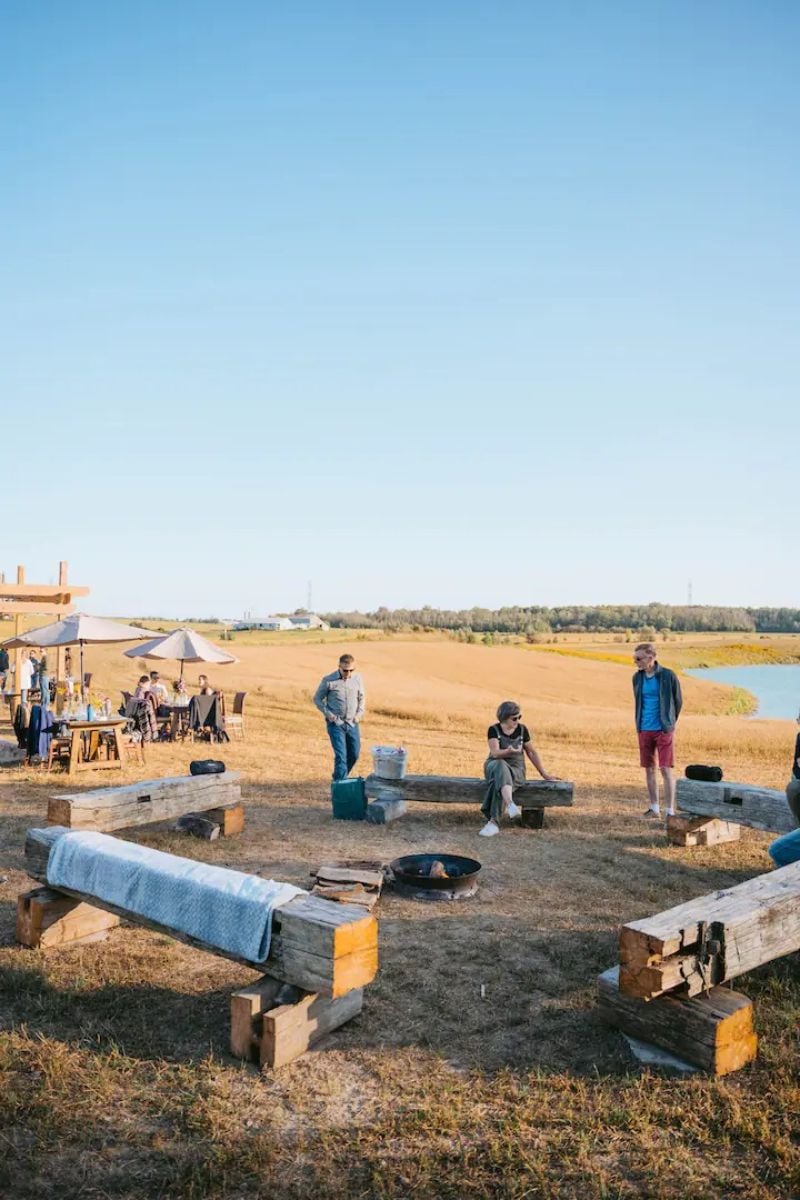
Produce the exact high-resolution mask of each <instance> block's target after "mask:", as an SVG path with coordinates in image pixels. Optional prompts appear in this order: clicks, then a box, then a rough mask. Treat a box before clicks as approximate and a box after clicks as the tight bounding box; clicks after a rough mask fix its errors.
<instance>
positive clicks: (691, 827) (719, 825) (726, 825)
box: [667, 816, 742, 846]
mask: <svg viewBox="0 0 800 1200" xmlns="http://www.w3.org/2000/svg"><path fill="white" fill-rule="evenodd" d="M741 834H742V827H741V825H734V823H733V822H732V821H720V820H718V819H717V818H716V817H682V816H668V817H667V841H668V842H670V843H671V845H673V846H719V845H721V844H722V843H723V842H738V841H739V839H740V837H741Z"/></svg>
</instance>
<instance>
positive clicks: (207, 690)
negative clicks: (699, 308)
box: [197, 675, 216, 696]
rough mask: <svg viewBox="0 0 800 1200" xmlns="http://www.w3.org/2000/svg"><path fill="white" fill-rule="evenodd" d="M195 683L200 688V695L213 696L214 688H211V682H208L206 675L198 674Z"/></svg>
mask: <svg viewBox="0 0 800 1200" xmlns="http://www.w3.org/2000/svg"><path fill="white" fill-rule="evenodd" d="M197 683H198V686H199V688H200V695H201V696H213V695H214V692H215V691H216V688H212V686H211V684H210V683H209V682H208V676H207V675H198V676H197Z"/></svg>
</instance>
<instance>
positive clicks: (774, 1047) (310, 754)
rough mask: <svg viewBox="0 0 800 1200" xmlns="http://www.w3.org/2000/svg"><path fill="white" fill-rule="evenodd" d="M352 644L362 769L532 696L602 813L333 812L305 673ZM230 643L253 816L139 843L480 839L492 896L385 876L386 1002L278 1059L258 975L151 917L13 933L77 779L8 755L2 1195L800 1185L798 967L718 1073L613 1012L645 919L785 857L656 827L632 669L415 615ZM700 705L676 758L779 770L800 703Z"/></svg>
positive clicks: (444, 752) (195, 846)
mask: <svg viewBox="0 0 800 1200" xmlns="http://www.w3.org/2000/svg"><path fill="white" fill-rule="evenodd" d="M345 647H347V648H350V649H352V650H353V652H354V653H355V654H356V655H357V658H358V665H359V667H360V669H361V670H362V672H363V674H364V677H365V681H366V684H367V690H368V697H367V698H368V716H367V720H366V721H365V724H364V727H363V735H364V744H365V755H366V758H365V759H364V760H362V766H363V768H364V773H367V769H368V766H369V756H368V748H369V746H370V745H371V744H374V743H376V742H393V743H399V742H402V743H404V744H405V745H406V746H407V747H408V749H409V753H410V763H411V770H412V771H413V772H414V773H426V772H432V773H434V772H435V773H441V774H464V775H466V774H473V775H475V774H479V773H480V771H481V767H482V762H483V758H484V748H485V740H484V739H485V730H486V726H487V725H488V724H489V723H490V721H491V720H492V719H493V714H494V709H495V707H496V705H497V703H498V702H499V701H500V700H503V699H507V698H513V699H516V700H518V701H519V702H520V703H521V706H522V711H523V714H524V719H525V721H526V723H528V724H529V725H530V726H531V728H532V729H533V731H534V733H535V736H536V739H537V742H538V745H539V749H540V751H541V753H542V757H543V759H544V762H545V765H546V766H547V768H548V769H549V770H550V771H552V772H554V773H556V774H558V775H561V776H564V777H568V778H571V779H573V780H574V781H575V785H576V804H575V807H574V808H573V809H571V810H570V809H566V810H558V809H556V810H553V811H552V812H548V815H547V827H546V828H545V829H544V830H542V831H540V832H539V831H530V830H521V829H504V831H503V833H502V835H501V836H500V837H498V838H495V839H493V840H489V841H484V840H482V839H481V840H479V839H478V838H477V837H476V834H477V830H478V828H479V827H480V824H481V821H480V817H479V814H478V813H477V812H476V811H475V810H474V809H472V808H470V807H468V806H460V805H455V806H453V805H440V806H436V805H418V806H415V807H414V809H413V811H411V812H410V813H409V814H408V815H407V816H405V817H404V818H403V819H402V820H401V821H399V822H397V823H396V824H393V825H391V826H389V827H385V828H381V827H373V826H367V825H364V824H361V823H350V822H334V821H332V820H331V813H330V802H329V794H328V779H329V774H330V760H331V754H330V749H329V745H328V741H327V737H326V735H325V731H324V727H323V722H322V720H321V719H320V718H319V717H318V714H316V713H315V711H314V710H313V708H312V707H311V705H310V693H311V692H312V690H313V688H314V686H315V684H316V683H317V681H318V679H319V678H320V676H321V675H322V674H323V673H325V672H326V671H328V670H331V669H333V667H334V666H335V661H336V658H337V657H338V654H339V653H340V652H341V651H342V649H344V648H345ZM233 649H234V652H235V653H236V654H237V655H239V656H240V658H241V662H240V663H239V664H238V665H236V666H233V667H230V668H223V669H212V670H211V671H210V674H211V677H212V681H213V682H215V683H216V684H218V685H221V686H224V687H225V690H226V691H227V692H228V694H230V693H231V692H233V691H234V690H238V689H239V688H241V689H243V690H247V692H248V699H247V710H246V715H247V722H248V736H247V740H246V741H245V742H243V743H241V742H234V743H232V744H230V745H226V746H223V747H219V748H218V747H214V748H213V749H212V753H214V754H215V755H216V754H217V753H218V752H219V756H221V757H223V758H224V759H225V761H226V763H227V764H228V766H229V767H231V768H235V769H238V770H241V771H242V772H243V773H244V779H245V785H244V789H243V790H244V799H245V805H246V812H247V824H246V826H245V831H244V833H243V834H242V835H241V836H240V837H238V838H235V839H228V840H220V841H217V842H212V843H208V842H198V841H194V840H185V839H181V838H179V837H178V836H177V835H174V834H171V833H169V832H163V831H155V832H148V833H141V834H138V835H137V837H138V838H140V839H141V840H144V841H146V842H147V844H149V845H153V846H158V847H160V848H162V849H167V850H171V851H174V852H176V853H179V854H184V855H188V856H192V857H197V858H203V859H207V860H209V861H212V862H215V863H219V864H223V865H228V866H231V867H235V868H239V869H244V870H252V871H256V870H258V871H263V872H265V873H267V874H271V875H273V876H274V877H276V878H280V879H285V880H288V881H290V882H293V883H296V884H300V885H303V884H305V883H306V882H307V879H308V873H309V870H310V869H311V868H312V867H314V866H315V865H317V864H319V863H320V862H322V861H323V860H325V859H326V858H329V857H330V856H332V855H336V856H343V857H380V858H383V859H385V860H387V861H388V860H389V859H391V858H394V857H396V856H397V855H399V854H402V853H410V852H412V851H433V850H436V851H450V852H454V853H461V854H470V855H477V857H479V858H480V859H481V861H482V862H483V864H484V870H483V881H482V885H481V889H480V891H479V892H478V895H477V896H476V897H475V898H474V899H472V900H470V901H466V902H462V903H454V904H452V905H437V904H434V905H425V904H418V903H414V902H413V901H409V900H401V899H399V898H396V897H394V896H392V895H391V894H390V893H387V894H385V895H384V897H383V898H382V899H381V902H380V905H379V906H378V909H377V910H376V911H377V913H378V915H379V917H380V953H381V969H380V973H379V975H378V978H377V980H376V981H375V983H374V984H373V985H372V986H371V987H370V988H369V989H368V990H367V994H366V1002H365V1007H364V1012H363V1014H362V1015H361V1017H359V1018H357V1019H356V1020H355V1021H353V1022H351V1023H350V1024H349V1025H347V1026H345V1027H344V1028H343V1029H341V1030H339V1031H338V1032H336V1033H335V1034H334V1035H332V1036H331V1037H330V1038H328V1039H327V1041H325V1042H323V1043H322V1044H321V1045H320V1048H319V1049H316V1050H315V1051H314V1052H312V1053H311V1054H309V1055H307V1056H305V1057H304V1058H302V1059H300V1060H299V1061H297V1062H296V1063H294V1064H292V1065H290V1066H288V1067H285V1068H282V1069H281V1070H279V1071H278V1072H276V1073H275V1074H273V1075H266V1074H265V1075H259V1074H258V1073H257V1071H256V1070H255V1068H253V1067H250V1066H245V1065H242V1064H240V1063H239V1062H238V1061H236V1060H234V1059H232V1058H231V1057H230V1056H229V1054H228V1049H227V1038H228V1005H229V995H230V992H231V991H233V990H235V989H237V988H239V987H242V986H244V985H245V984H246V983H248V982H250V981H251V979H252V978H254V976H253V973H252V972H250V971H248V970H247V969H245V968H243V967H238V966H236V965H235V964H232V963H227V962H225V961H223V960H221V959H217V958H214V957H212V956H210V955H206V954H203V953H201V952H199V951H195V950H192V949H190V948H188V947H185V946H182V945H179V944H178V943H176V942H173V941H171V940H169V939H167V938H165V937H161V936H158V935H156V934H153V933H148V932H146V931H144V930H141V929H136V928H122V929H117V930H114V931H113V932H112V933H111V936H110V937H109V939H108V941H106V942H105V943H100V944H96V945H87V946H85V947H75V948H73V949H68V950H64V951H61V952H59V953H56V954H51V955H49V956H47V957H45V956H44V955H42V954H40V953H38V952H34V951H26V950H22V949H20V948H18V947H16V946H15V945H14V913H15V904H16V897H17V895H18V894H19V892H21V891H23V890H25V889H26V888H27V887H28V886H30V883H29V880H28V878H27V876H26V875H25V872H24V869H23V854H22V845H23V839H24V834H25V830H26V829H27V828H28V827H30V826H32V825H37V824H42V823H43V820H44V814H45V809H46V798H47V796H48V794H49V793H51V792H52V791H59V790H65V788H64V787H63V781H62V780H61V779H59V778H57V777H56V776H55V775H53V776H50V777H48V776H46V775H44V774H42V773H39V772H37V771H34V770H31V769H11V770H6V771H4V773H3V775H2V777H0V793H1V794H0V804H1V806H2V808H1V811H2V825H0V839H1V843H0V845H1V848H0V874H1V875H2V876H3V877H4V878H3V882H2V885H1V886H0V920H1V921H2V934H1V935H0V1029H1V1030H2V1032H0V1070H2V1086H1V1087H0V1163H1V1165H0V1195H2V1196H8V1197H12V1196H13V1197H14V1198H15V1200H34V1198H36V1200H39V1198H40V1197H43V1196H50V1195H53V1196H59V1197H62V1198H65V1200H66V1198H68V1197H92V1198H100V1197H126V1198H127V1197H130V1198H135V1197H187V1198H191V1200H195V1198H197V1200H199V1198H201V1197H202V1198H206V1197H208V1198H211V1197H226V1198H234V1197H237V1198H238V1197H242V1198H244V1197H258V1196H264V1197H276V1198H282V1197H293V1198H302V1197H312V1196H313V1197H317V1198H319V1200H327V1198H329V1197H330V1198H337V1197H365V1198H367V1197H386V1198H388V1197H420V1198H427V1197H437V1198H440V1200H444V1198H446V1200H450V1198H452V1200H455V1198H457V1197H458V1198H460V1197H473V1196H474V1197H514V1198H519V1200H521V1198H522V1197H559V1198H572V1197H580V1198H584V1197H586V1198H587V1200H588V1198H594V1197H597V1198H600V1197H603V1198H611V1197H626V1198H627V1197H642V1196H644V1197H663V1198H667V1197H682V1198H687V1197H692V1198H695V1197H697V1198H699V1197H709V1198H716V1197H733V1196H737V1197H738V1196H741V1197H745V1198H747V1200H768V1198H769V1200H774V1198H776V1197H787V1198H788V1197H792V1196H797V1195H798V1194H800V1140H799V1139H798V1130H799V1128H800V1086H799V1085H798V1072H797V1066H798V1043H797V1037H798V1018H799V1017H800V964H798V961H797V956H793V957H791V958H788V959H785V960H783V961H780V962H778V963H774V964H771V965H768V966H766V967H764V968H762V969H760V970H759V971H757V972H755V973H754V974H752V975H751V976H749V977H747V978H746V979H743V980H741V981H740V982H739V985H738V986H740V988H741V990H743V991H745V992H746V993H747V994H748V995H749V996H751V997H752V998H753V1000H754V1001H755V1003H756V1019H757V1026H758V1030H759V1033H760V1035H761V1043H760V1052H759V1058H758V1061H757V1063H756V1064H755V1065H754V1066H752V1067H750V1068H747V1069H746V1070H744V1071H742V1072H740V1073H738V1074H735V1075H732V1076H729V1077H727V1078H725V1079H723V1080H720V1081H715V1080H711V1079H708V1078H706V1077H703V1076H700V1075H696V1076H693V1077H691V1078H689V1079H673V1078H668V1077H666V1076H662V1075H659V1074H658V1073H654V1072H648V1071H643V1070H641V1069H640V1068H639V1067H638V1066H635V1065H634V1064H633V1063H632V1061H631V1059H630V1057H629V1055H628V1052H627V1049H626V1047H625V1044H624V1043H623V1042H622V1040H621V1039H620V1037H619V1036H618V1035H617V1034H615V1033H613V1032H610V1031H609V1030H607V1029H606V1028H605V1027H604V1026H603V1025H602V1024H601V1023H600V1022H599V1021H598V1019H597V1015H596V1012H595V1006H594V981H595V977H596V975H597V974H598V973H599V972H600V971H602V970H603V969H605V968H606V967H607V966H609V965H611V964H612V963H613V962H614V961H615V943H616V932H617V927H618V926H619V924H620V922H622V921H625V920H628V919H633V918H636V917H641V916H645V915H648V914H651V913H654V912H657V911H659V910H661V909H663V908H666V907H669V906H671V905H672V904H676V903H679V902H681V901H683V900H688V899H691V898H692V897H694V896H698V895H701V894H702V893H704V892H706V891H709V890H710V889H713V888H717V887H720V886H723V885H727V884H732V883H737V882H739V881H741V880H744V879H747V878H750V877H751V876H753V875H755V874H757V873H759V872H761V871H764V870H767V869H768V867H769V860H768V857H767V854H766V849H765V847H766V844H767V842H768V837H767V836H766V835H759V834H756V833H752V832H749V831H745V833H744V834H743V837H742V840H741V842H739V843H734V844H731V845H723V846H720V847H715V848H713V849H700V848H697V849H678V848H674V847H668V846H667V845H666V842H665V838H664V835H663V830H662V829H660V828H654V827H653V825H652V824H649V823H647V821H646V820H645V819H644V818H643V817H642V812H643V810H644V808H645V795H644V791H643V787H642V779H641V774H642V773H641V771H640V769H639V767H638V765H637V758H636V749H635V735H634V733H633V730H632V718H631V698H630V673H631V672H630V668H629V667H628V666H626V665H623V664H621V663H617V662H614V661H602V660H597V659H592V658H584V657H577V656H574V655H562V654H554V653H552V651H551V650H550V649H549V648H547V647H541V648H540V647H528V646H524V645H519V646H493V647H487V646H483V645H463V644H458V643H456V642H453V641H448V640H445V639H441V638H437V637H425V636H420V637H416V638H415V637H413V636H411V635H409V636H408V637H404V636H402V635H397V636H395V637H383V636H370V637H368V638H365V637H360V636H359V635H351V637H349V638H345V636H344V635H342V634H337V635H335V636H331V637H329V638H327V639H324V638H316V639H313V638H295V637H294V635H287V637H286V638H285V639H284V640H281V639H279V638H278V639H273V640H271V641H270V640H266V639H261V640H259V639H258V638H253V639H251V644H248V640H247V639H239V640H238V641H237V643H236V644H235V645H234V647H233ZM592 649H594V650H597V651H598V652H602V650H603V648H602V647H596V646H593V647H592ZM606 649H607V650H608V652H609V654H611V653H612V652H613V653H616V654H621V655H625V654H627V653H628V652H629V650H630V647H624V646H622V647H620V646H616V645H613V646H612V645H609V646H608V647H606ZM686 653H688V651H687V647H686V645H684V646H683V647H682V654H686ZM662 659H663V661H664V662H666V663H669V661H670V648H669V646H666V647H665V648H664V650H663V653H662ZM683 661H684V662H685V661H686V660H685V658H684V659H683ZM87 667H89V668H90V669H92V670H93V671H94V674H95V679H96V680H97V681H99V682H101V683H102V684H103V685H104V688H105V691H106V692H107V693H108V694H110V695H111V696H112V697H114V698H115V699H116V698H117V695H118V690H119V688H120V687H122V686H127V685H128V684H129V683H130V681H131V680H132V679H135V677H136V675H137V674H138V664H136V663H133V664H132V663H130V662H129V661H128V660H126V659H124V658H122V656H121V654H120V651H119V649H114V648H113V647H112V648H102V647H101V648H97V649H92V650H90V651H89V657H88V660H87ZM169 674H170V669H169V666H168V665H167V666H166V667H165V668H164V670H163V675H164V676H165V677H166V676H169ZM188 676H189V678H190V679H191V680H193V679H195V678H196V669H195V668H189V669H188ZM685 699H686V708H685V714H684V716H683V717H682V719H681V723H680V728H679V743H678V747H679V749H678V753H679V765H680V766H683V765H685V764H686V763H688V762H692V761H699V762H702V761H706V762H720V763H721V764H722V765H723V766H724V768H725V772H726V775H727V776H728V777H730V778H733V779H742V780H748V781H750V782H753V783H761V784H765V785H770V786H783V784H784V782H785V776H786V775H787V773H788V763H789V759H790V755H791V747H792V744H793V736H794V730H793V726H792V725H791V723H789V722H774V721H749V720H745V719H743V718H742V717H738V716H731V715H727V714H728V712H729V710H730V705H731V695H730V692H729V691H728V690H727V689H724V688H720V687H716V686H713V685H710V684H705V683H700V682H698V681H696V680H694V679H690V678H687V679H686V680H685ZM203 754H204V752H203V750H202V749H201V750H200V751H199V755H200V756H203ZM197 756H198V749H197V747H195V748H194V749H193V748H192V747H190V746H189V745H177V746H170V745H158V746H155V747H153V748H152V749H151V750H150V751H149V754H148V765H147V770H146V772H142V771H138V777H152V776H156V775H168V774H175V773H180V772H183V771H185V770H186V769H187V764H188V762H189V761H190V759H191V758H193V757H197ZM136 777H137V775H135V774H134V773H133V769H132V768H129V769H128V778H129V779H130V780H132V779H133V778H136ZM106 782H111V781H110V780H109V779H108V777H106Z"/></svg>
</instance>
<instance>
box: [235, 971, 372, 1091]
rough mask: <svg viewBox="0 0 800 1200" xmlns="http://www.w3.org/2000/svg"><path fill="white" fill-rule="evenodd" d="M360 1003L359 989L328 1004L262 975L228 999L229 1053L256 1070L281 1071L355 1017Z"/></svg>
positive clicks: (323, 998)
mask: <svg viewBox="0 0 800 1200" xmlns="http://www.w3.org/2000/svg"><path fill="white" fill-rule="evenodd" d="M363 1002H364V991H363V988H354V989H353V991H352V992H348V993H347V995H346V996H340V997H339V998H338V999H335V1000H334V999H329V998H328V997H327V996H320V995H319V994H316V993H313V992H305V993H304V992H301V991H298V990H297V989H287V987H286V984H281V982H280V980H278V979H273V978H272V977H271V976H269V975H265V976H264V978H263V979H259V980H258V981H257V982H256V983H254V984H251V985H250V987H247V988H244V989H243V990H242V991H240V992H234V994H233V995H232V996H231V1054H234V1055H235V1056H236V1057H237V1058H244V1059H247V1060H248V1061H250V1062H257V1063H258V1064H259V1065H260V1066H261V1068H262V1070H263V1069H264V1068H269V1069H273V1068H275V1067H282V1066H284V1065H285V1064H286V1063H289V1062H291V1061H292V1060H293V1059H295V1058H297V1057H298V1056H299V1055H300V1054H304V1053H305V1052H306V1050H308V1049H309V1048H310V1047H311V1046H312V1045H313V1044H314V1042H317V1041H319V1039H320V1038H321V1037H324V1036H325V1034H326V1033H330V1032H331V1031H332V1030H333V1029H337V1028H338V1027H339V1026H340V1025H343V1024H344V1023H345V1021H349V1020H351V1019H352V1018H353V1017H355V1016H358V1014H359V1013H360V1012H361V1006H362V1004H363Z"/></svg>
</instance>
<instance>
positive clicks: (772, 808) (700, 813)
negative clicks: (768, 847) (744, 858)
mask: <svg viewBox="0 0 800 1200" xmlns="http://www.w3.org/2000/svg"><path fill="white" fill-rule="evenodd" d="M675 798H676V800H677V802H678V808H680V809H681V811H682V812H684V813H691V814H692V815H694V816H697V817H719V818H720V820H722V821H732V822H733V823H734V824H736V825H748V826H749V827H750V828H751V829H765V830H767V832H769V833H791V831H792V830H793V829H794V828H795V827H796V824H797V823H796V821H795V819H794V817H793V815H792V810H791V809H790V808H789V804H788V802H787V800H786V793H785V792H781V791H778V790H777V789H776V788H760V787H752V786H751V785H750V784H749V783H727V782H725V781H723V782H722V783H705V782H704V781H702V780H699V779H679V780H678V782H677V787H676V791H675Z"/></svg>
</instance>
